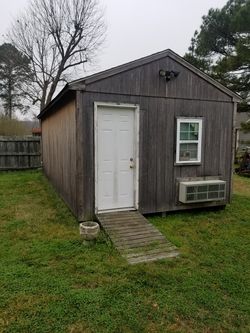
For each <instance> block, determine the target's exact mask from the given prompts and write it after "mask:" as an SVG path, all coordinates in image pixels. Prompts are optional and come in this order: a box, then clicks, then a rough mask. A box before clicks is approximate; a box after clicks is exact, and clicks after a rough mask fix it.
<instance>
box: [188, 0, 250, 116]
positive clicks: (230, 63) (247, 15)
mask: <svg viewBox="0 0 250 333" xmlns="http://www.w3.org/2000/svg"><path fill="white" fill-rule="evenodd" d="M185 58H186V60H187V61H189V62H191V63H192V64H193V65H195V66H197V67H198V68H200V69H201V70H203V71H205V72H206V73H208V74H210V75H211V76H212V77H214V78H215V79H217V80H218V81H219V82H221V83H222V84H224V85H225V86H227V87H228V88H230V89H232V90H233V91H235V92H236V93H238V94H240V95H241V97H242V98H243V99H244V102H243V103H242V104H241V105H240V110H241V111H250V106H249V103H250V0H229V1H228V2H227V4H226V5H225V6H224V7H223V8H222V9H210V10H209V12H208V15H206V16H203V18H202V25H201V27H200V31H199V32H197V31H196V32H195V34H194V37H193V38H192V40H191V46H190V48H189V52H188V53H187V54H186V55H185Z"/></svg>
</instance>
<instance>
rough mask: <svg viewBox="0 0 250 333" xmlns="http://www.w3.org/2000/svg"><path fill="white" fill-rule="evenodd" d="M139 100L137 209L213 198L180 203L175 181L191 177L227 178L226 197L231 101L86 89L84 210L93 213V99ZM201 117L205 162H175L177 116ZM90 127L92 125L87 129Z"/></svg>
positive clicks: (167, 207) (162, 208)
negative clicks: (179, 164)
mask: <svg viewBox="0 0 250 333" xmlns="http://www.w3.org/2000/svg"><path fill="white" fill-rule="evenodd" d="M95 101H99V102H117V103H135V104H139V105H140V166H139V210H140V211H141V212H142V213H153V212H162V211H170V210H178V209H187V208H190V207H198V206H199V207H201V206H211V205H213V204H211V203H205V204H196V205H194V204H193V205H191V206H187V205H181V204H179V203H178V191H177V180H178V179H179V178H187V177H192V178H193V177H209V176H214V177H220V178H222V179H225V180H227V182H228V183H227V184H228V188H227V200H226V201H227V202H229V198H230V180H231V166H230V163H231V145H232V141H231V136H232V112H233V104H232V103H223V102H208V101H199V100H196V101H195V100H193V101H192V100H177V99H168V98H157V99H156V98H152V97H137V96H124V95H109V94H102V93H99V94H97V93H92V92H85V93H83V94H82V105H84V111H83V119H82V121H83V125H82V135H83V141H84V142H86V143H88V144H85V145H83V148H82V149H83V150H82V154H83V156H87V157H88V158H86V161H85V165H84V168H85V169H84V173H83V174H84V180H83V186H84V193H85V200H84V208H83V209H84V215H85V216H87V217H88V218H89V217H90V216H92V215H93V214H94V188H95V186H94V179H95V177H94V112H93V110H94V102H95ZM179 116H186V117H203V119H204V128H203V142H202V163H201V165H195V166H194V165H191V166H188V165H183V166H177V165H175V148H176V147H175V145H176V117H179ZM87 127H88V128H87Z"/></svg>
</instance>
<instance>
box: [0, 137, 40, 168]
mask: <svg viewBox="0 0 250 333" xmlns="http://www.w3.org/2000/svg"><path fill="white" fill-rule="evenodd" d="M40 146H41V144H40V138H36V137H0V171H1V170H21V169H34V168H39V167H40V166H41V153H40Z"/></svg>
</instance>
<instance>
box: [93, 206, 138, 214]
mask: <svg viewBox="0 0 250 333" xmlns="http://www.w3.org/2000/svg"><path fill="white" fill-rule="evenodd" d="M134 210H137V209H136V208H135V207H128V208H118V209H103V210H97V212H96V214H101V213H115V212H127V211H134Z"/></svg>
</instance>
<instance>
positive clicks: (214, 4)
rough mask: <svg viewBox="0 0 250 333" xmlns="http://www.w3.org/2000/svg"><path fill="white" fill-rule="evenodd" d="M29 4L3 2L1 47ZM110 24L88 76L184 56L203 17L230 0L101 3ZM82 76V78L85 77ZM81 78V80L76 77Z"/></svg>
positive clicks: (16, 0)
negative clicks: (163, 54)
mask: <svg viewBox="0 0 250 333" xmlns="http://www.w3.org/2000/svg"><path fill="white" fill-rule="evenodd" d="M28 2H29V0H8V1H6V0H0V5H1V12H0V43H3V42H4V34H5V33H6V32H7V30H8V27H9V26H10V23H11V21H12V20H13V19H14V18H15V17H16V16H17V15H18V13H19V12H20V11H22V10H23V9H24V8H25V6H27V4H28ZM99 2H100V6H101V7H102V9H103V11H104V15H105V21H106V24H107V38H106V42H105V45H104V46H103V48H102V49H101V51H100V53H99V57H98V59H97V61H96V62H95V64H94V65H93V66H92V67H91V68H87V71H86V75H89V74H92V73H95V72H98V71H101V70H105V69H108V68H110V67H114V66H116V65H120V64H123V63H126V62H128V61H132V60H135V59H138V58H140V57H144V56H147V55H150V54H152V53H155V52H158V51H162V50H164V49H169V48H170V49H172V50H173V51H175V52H176V53H178V54H179V55H181V56H183V55H184V54H185V52H186V51H187V49H188V47H189V45H190V40H191V38H192V36H193V34H194V31H195V30H196V29H199V27H200V25H201V22H202V16H203V15H206V14H207V13H208V10H209V9H210V8H221V7H223V6H224V5H225V4H226V2H227V0H99ZM81 76H82V74H81ZM75 78H77V77H75Z"/></svg>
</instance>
